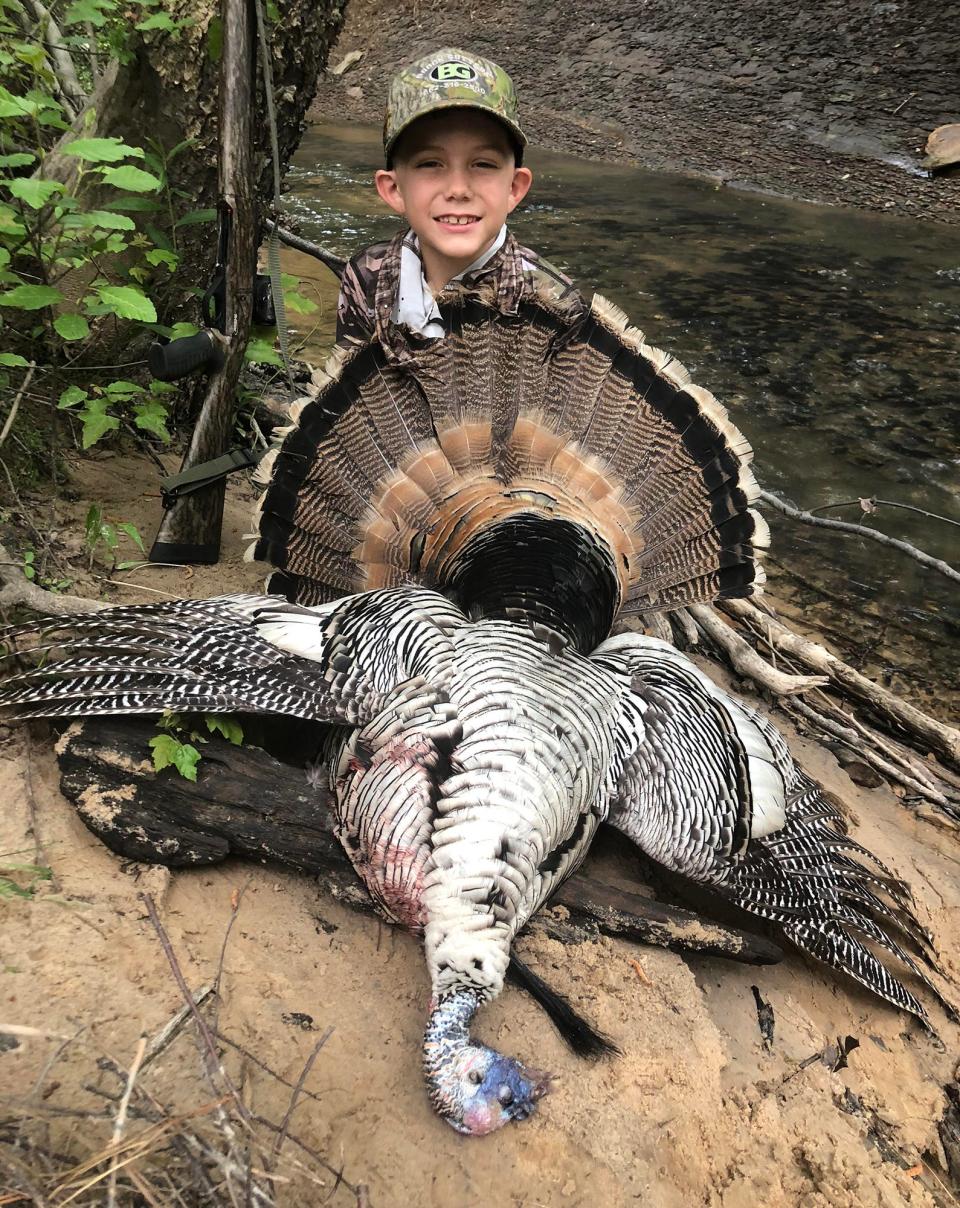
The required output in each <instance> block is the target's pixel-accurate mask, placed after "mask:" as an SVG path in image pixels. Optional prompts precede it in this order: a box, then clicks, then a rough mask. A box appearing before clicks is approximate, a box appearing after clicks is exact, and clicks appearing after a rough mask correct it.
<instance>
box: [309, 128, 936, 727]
mask: <svg viewBox="0 0 960 1208" xmlns="http://www.w3.org/2000/svg"><path fill="white" fill-rule="evenodd" d="M528 162H529V164H530V166H531V167H532V168H533V171H534V186H533V189H532V190H531V193H530V195H529V201H528V202H527V203H526V204H525V205H524V207H523V209H522V210H521V211H519V212H518V213H517V214H516V215H515V216H514V218H513V219H512V220H511V227H512V229H513V230H514V231H515V233H516V235H517V237H518V238H519V239H520V241H521V242H522V243H527V244H529V246H531V247H533V248H535V249H536V250H537V251H539V252H541V253H542V254H543V255H545V256H547V257H548V258H549V259H551V260H552V261H553V262H554V263H555V264H556V265H558V267H560V268H562V269H563V270H564V271H565V272H567V273H568V274H569V275H570V276H571V277H573V278H574V280H575V281H576V282H577V283H578V285H579V286H580V287H581V289H582V290H583V292H584V293H585V294H587V295H588V296H589V294H590V293H591V292H592V291H593V290H597V291H599V292H600V293H602V294H604V295H606V296H607V297H608V298H610V299H611V300H612V301H614V302H616V303H617V304H618V305H620V306H621V307H622V308H623V309H624V310H625V311H626V312H627V313H628V315H629V316H630V318H631V320H632V321H633V322H634V323H635V324H636V325H637V326H638V327H641V328H642V329H643V331H644V332H645V334H646V337H647V339H648V341H649V342H650V343H651V344H654V345H656V346H658V347H661V348H665V349H667V350H669V351H670V352H671V353H673V354H674V356H676V357H677V358H678V359H679V360H680V361H682V362H683V363H684V364H685V365H686V367H687V369H688V370H690V372H691V375H692V376H693V379H694V381H696V382H697V383H698V384H700V385H703V386H705V387H707V388H708V389H709V390H711V391H713V393H714V394H716V395H717V397H718V398H719V399H720V400H721V401H722V402H723V403H724V404H725V405H726V406H727V407H728V409H729V410H730V412H731V415H732V418H733V419H734V422H735V423H737V425H738V426H739V427H741V428H742V429H743V430H744V432H745V433H746V434H747V436H748V437H749V439H750V441H751V443H752V444H753V446H754V449H755V451H756V461H755V467H756V471H757V476H758V478H759V480H760V483H761V485H762V486H764V487H765V488H767V489H768V490H771V491H773V492H775V493H777V494H778V495H780V496H782V497H783V498H785V499H787V500H789V501H791V502H794V503H796V504H799V505H801V506H802V507H805V508H807V509H810V508H816V507H822V506H823V505H825V504H831V503H841V502H844V501H848V500H853V501H856V500H857V499H859V498H861V497H863V498H870V497H875V498H877V499H881V500H892V501H895V502H897V503H901V504H908V505H911V506H912V507H914V508H919V509H922V510H923V511H926V512H930V513H936V514H938V515H940V516H943V517H948V518H950V519H951V520H953V521H954V522H955V523H954V524H952V525H951V524H948V523H946V522H945V521H943V520H937V519H931V518H929V517H927V516H924V515H922V514H920V513H919V512H911V511H906V510H902V509H899V508H891V507H881V508H880V509H879V512H878V513H876V514H873V515H864V513H863V512H862V510H861V508H860V506H859V505H858V504H856V503H855V506H853V507H847V508H843V509H837V510H833V511H830V512H829V513H828V514H829V515H830V516H832V517H834V518H838V519H845V520H851V521H853V522H855V523H856V522H859V521H860V520H861V518H862V519H863V521H864V522H865V523H868V524H870V525H871V526H872V527H875V528H877V529H879V530H881V531H883V532H885V533H888V534H890V535H893V536H898V537H902V538H904V539H906V540H907V541H911V542H913V543H914V544H917V545H919V546H922V547H923V548H924V549H925V550H926V551H927V552H928V553H930V554H932V555H934V556H936V557H938V558H942V559H945V560H946V561H948V562H950V563H952V564H954V565H957V564H958V563H960V527H958V526H957V522H960V500H958V490H957V484H958V468H960V399H958V395H960V358H958V356H957V345H958V334H957V333H958V331H960V230H958V229H956V228H948V227H943V226H936V225H933V224H921V223H911V222H907V221H904V220H902V219H894V218H886V217H884V216H882V215H872V214H863V213H859V212H854V211H844V210H838V209H828V208H822V207H817V206H811V205H806V204H803V203H798V202H790V201H785V200H781V199H775V198H770V197H761V196H759V195H754V194H747V193H741V192H733V191H731V190H727V189H723V188H718V187H716V186H715V185H714V184H712V183H711V182H708V181H702V180H693V179H688V178H686V177H680V176H672V175H666V174H663V173H651V172H645V171H643V170H641V169H638V168H627V167H621V166H617V165H607V164H596V163H586V162H583V161H580V160H577V159H574V158H572V157H569V156H561V155H554V154H549V153H547V152H544V151H541V150H534V151H531V152H530V154H529V158H528ZM380 166H382V164H381V158H380V142H379V133H378V131H376V130H374V129H373V128H369V127H355V126H319V127H314V128H313V129H312V130H310V131H308V133H307V135H306V137H305V138H304V140H303V142H302V144H301V146H300V150H299V152H298V154H297V159H296V163H295V165H294V167H293V169H292V170H291V173H290V183H291V187H292V192H291V193H290V195H289V196H288V198H287V200H288V204H289V208H290V210H291V211H292V212H293V213H295V214H296V215H297V216H298V218H299V220H300V222H299V229H300V230H301V232H302V233H303V235H304V236H306V237H307V238H309V239H313V240H315V241H316V242H319V243H323V244H325V245H326V246H327V247H329V248H331V249H333V250H335V251H338V252H340V253H343V254H350V253H352V252H353V251H355V250H356V249H357V248H359V247H361V246H363V245H364V244H366V243H370V242H373V241H374V240H376V239H383V238H388V237H390V236H391V235H392V234H393V233H394V232H395V231H396V230H397V223H398V220H397V219H396V218H394V217H393V216H392V215H389V214H387V213H386V212H385V207H383V206H382V205H381V203H380V201H379V199H378V198H377V195H376V193H375V191H374V189H373V186H372V183H371V182H372V174H373V171H374V170H375V169H376V168H377V167H380ZM285 265H286V267H287V269H288V271H290V272H294V273H297V274H299V275H300V276H301V277H302V278H304V281H305V284H304V287H303V292H305V293H306V294H307V295H308V296H312V297H313V298H314V300H315V301H317V302H319V304H320V307H321V310H320V312H319V313H318V314H317V315H312V316H310V317H309V319H308V318H307V317H305V316H296V315H295V316H292V318H293V319H294V320H295V326H296V328H297V330H298V334H300V335H301V336H302V337H304V338H305V343H304V354H303V355H305V357H306V358H307V359H308V360H311V361H317V360H320V359H322V357H323V355H324V354H325V353H326V351H327V350H328V349H329V347H330V345H331V344H332V341H333V323H334V307H335V301H336V292H337V291H336V281H335V280H334V278H333V276H332V274H330V273H329V272H327V270H325V269H323V268H322V267H321V266H320V265H318V264H317V262H316V261H314V260H311V259H310V258H309V257H306V256H302V255H297V254H287V253H285ZM765 511H766V512H767V515H768V518H769V520H770V524H771V528H772V530H773V548H772V550H771V556H770V559H769V560H768V565H769V570H770V579H771V590H772V591H773V593H774V594H775V595H777V597H778V599H780V600H782V601H783V602H784V605H785V611H786V612H787V613H788V614H790V615H793V616H794V617H797V616H799V614H801V613H802V614H803V616H804V619H805V620H807V621H808V622H809V623H810V625H811V626H812V627H815V628H817V629H819V630H820V631H821V632H822V633H825V634H826V635H827V636H828V637H829V639H830V640H831V641H832V642H833V643H834V644H835V646H836V647H837V648H838V649H839V650H840V651H841V652H842V653H843V654H844V655H845V656H846V657H847V658H849V659H850V661H851V662H853V663H854V665H856V666H858V667H860V668H862V669H863V670H864V671H865V672H866V673H867V674H870V675H873V676H877V677H879V678H881V679H882V680H883V681H884V682H886V683H889V684H892V685H893V686H894V687H896V688H897V689H899V690H902V691H905V692H907V693H908V694H910V695H913V696H916V697H920V698H924V699H925V700H926V702H927V704H928V706H929V707H930V708H931V709H933V710H935V711H937V712H943V711H944V709H945V708H946V707H947V706H948V698H949V697H950V696H953V694H954V693H956V692H957V691H958V690H960V671H958V667H957V658H956V653H957V637H958V635H960V596H958V592H957V585H956V584H955V583H951V581H950V580H948V579H946V578H944V577H943V576H941V575H939V574H938V573H936V572H935V571H933V570H928V569H925V568H923V567H921V566H919V565H918V564H917V563H916V562H914V561H912V560H911V559H909V558H907V557H905V556H903V555H901V554H899V553H896V552H895V551H893V550H889V549H886V548H884V547H882V546H880V545H878V544H877V543H875V542H872V541H868V540H864V539H860V538H858V537H849V536H840V535H834V534H831V533H828V532H825V531H823V530H818V529H813V528H810V527H807V526H803V525H799V524H797V523H795V522H794V521H791V520H789V519H787V518H786V517H783V516H781V515H778V514H777V513H771V512H770V511H769V509H765Z"/></svg>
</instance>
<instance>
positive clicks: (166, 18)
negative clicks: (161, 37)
mask: <svg viewBox="0 0 960 1208" xmlns="http://www.w3.org/2000/svg"><path fill="white" fill-rule="evenodd" d="M134 28H135V29H175V28H176V25H175V23H174V20H173V17H171V16H170V14H169V13H152V14H151V15H150V16H149V17H147V18H146V19H145V20H143V21H138V22H137V24H136V25H135V27H134Z"/></svg>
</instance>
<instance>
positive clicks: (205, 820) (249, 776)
mask: <svg viewBox="0 0 960 1208" xmlns="http://www.w3.org/2000/svg"><path fill="white" fill-rule="evenodd" d="M155 733H156V726H155V724H154V723H153V722H150V721H144V720H140V719H129V718H120V717H103V718H95V719H90V720H87V721H83V722H74V723H73V724H72V725H71V726H70V727H69V729H67V730H66V731H65V732H64V733H63V735H62V736H61V738H60V740H59V742H58V744H57V757H58V760H59V765H60V775H61V781H60V787H61V790H62V792H63V794H64V796H65V797H66V798H67V800H68V801H69V802H70V803H71V804H72V805H73V806H74V807H75V808H76V809H77V812H78V813H79V815H80V817H81V819H82V820H83V822H84V823H85V824H86V825H87V826H88V827H89V828H90V830H92V831H93V832H94V834H96V835H97V836H98V837H99V838H100V839H101V840H102V841H103V843H105V844H106V846H107V847H109V848H110V850H111V851H113V852H116V853H117V854H118V855H120V856H123V857H124V858H126V859H128V860H136V861H139V862H144V863H150V864H163V865H166V866H167V867H170V868H185V867H190V866H196V865H203V864H216V863H219V862H220V861H221V860H224V859H226V858H227V857H228V856H240V857H243V858H245V859H253V860H259V861H261V862H262V863H267V862H277V863H280V864H284V865H287V866H288V867H290V868H295V869H298V870H299V871H302V872H306V873H310V874H313V875H315V876H318V877H319V878H320V880H321V882H322V883H323V884H324V885H325V886H326V887H327V888H328V889H329V891H330V892H331V893H333V894H334V895H335V896H336V897H337V898H338V899H339V900H341V901H343V902H345V903H347V904H348V905H351V906H355V907H357V908H360V909H365V910H373V903H372V902H371V900H370V899H369V897H368V896H367V893H366V891H365V889H364V888H363V886H362V885H361V883H360V881H359V880H358V879H357V876H356V873H355V872H354V871H353V868H352V867H351V865H350V863H349V861H348V860H347V858H346V855H345V854H344V852H343V849H342V848H341V846H340V843H339V841H338V840H337V838H336V836H335V835H334V833H333V828H332V815H331V813H330V810H329V809H328V808H327V803H326V801H325V794H324V792H323V790H322V789H319V788H317V787H314V786H312V785H311V784H310V783H309V782H308V779H307V777H306V775H305V774H304V772H303V770H302V769H301V768H297V767H292V766H290V765H289V764H286V763H282V762H280V761H279V760H278V759H276V758H274V756H272V755H270V754H268V753H267V752H266V751H264V750H261V749H260V748H259V747H255V746H247V745H245V746H239V747H238V746H232V745H231V744H229V743H227V742H225V741H224V740H223V739H220V738H217V737H211V738H210V740H209V742H208V743H206V744H205V745H204V747H203V759H202V760H201V763H200V765H199V771H198V776H197V780H196V781H195V782H193V781H190V780H186V779H185V778H184V777H182V776H180V775H178V774H177V773H176V772H174V771H173V770H172V769H168V770H166V771H163V772H159V773H158V772H156V771H154V768H153V764H152V761H151V759H150V751H149V747H148V745H147V744H148V742H149V739H150V738H151V737H152V736H153V735H154V734H155ZM550 906H551V908H554V907H560V908H561V909H559V910H557V909H549V910H548V911H546V912H544V913H543V914H542V915H538V916H537V918H536V920H535V925H538V926H541V927H542V928H543V929H545V930H546V931H547V932H548V933H549V934H550V935H551V936H553V937H554V938H556V939H559V940H561V941H563V942H564V943H579V942H582V941H583V940H586V939H591V938H595V937H596V936H597V935H598V934H603V935H613V936H619V937H620V938H623V939H629V940H634V941H637V942H640V943H646V944H655V945H657V946H658V947H663V948H670V949H672V950H674V951H678V952H691V951H695V952H702V953H704V954H707V955H713V956H725V957H728V958H730V959H732V960H737V961H742V962H745V963H747V964H755V965H766V964H773V963H775V962H776V961H779V960H780V959H781V958H782V953H781V951H780V949H779V948H778V947H777V945H776V944H774V943H772V942H771V941H770V940H768V939H766V938H765V937H763V936H759V935H754V934H751V933H750V932H747V931H742V930H740V929H739V928H736V927H732V926H728V925H726V924H720V923H715V922H712V921H707V920H705V919H703V918H701V917H700V916H699V915H697V914H694V913H693V912H691V911H689V910H683V909H680V908H679V907H676V906H672V905H668V904H666V903H664V902H658V901H654V900H652V899H648V898H645V897H642V896H641V895H640V894H637V893H634V892H632V891H631V890H630V889H629V888H627V887H623V886H620V885H611V884H607V883H605V882H604V881H601V880H597V879H595V878H593V877H591V876H588V875H586V874H585V873H583V872H578V873H577V874H575V875H574V876H573V877H571V878H570V880H569V881H567V882H566V884H564V885H563V886H562V887H561V889H560V890H559V891H558V893H557V894H556V895H555V896H554V897H553V899H552V900H551V903H550Z"/></svg>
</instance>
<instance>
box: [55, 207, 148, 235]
mask: <svg viewBox="0 0 960 1208" xmlns="http://www.w3.org/2000/svg"><path fill="white" fill-rule="evenodd" d="M63 225H64V228H65V229H66V230H68V231H73V230H84V229H89V228H93V227H99V228H101V229H102V230H106V231H135V230H136V229H137V225H136V223H135V222H134V221H133V219H132V218H128V217H127V216H126V214H113V213H111V212H110V211H109V210H87V211H86V213H80V214H68V215H67V216H66V218H65V219H64V222H63Z"/></svg>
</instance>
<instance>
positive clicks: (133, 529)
mask: <svg viewBox="0 0 960 1208" xmlns="http://www.w3.org/2000/svg"><path fill="white" fill-rule="evenodd" d="M117 528H118V529H119V530H120V532H121V533H126V534H127V536H128V537H129V538H130V540H131V541H132V542H133V543H134V545H136V546H137V548H138V549H139V550H140V553H141V554H145V553H146V552H147V551H146V550H145V549H144V548H143V538H142V537H141V536H140V532H139V530H138V528H137V526H136V525H135V524H131V523H130V522H129V521H128V520H121V521H120V522H119V523H118V525H117Z"/></svg>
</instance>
